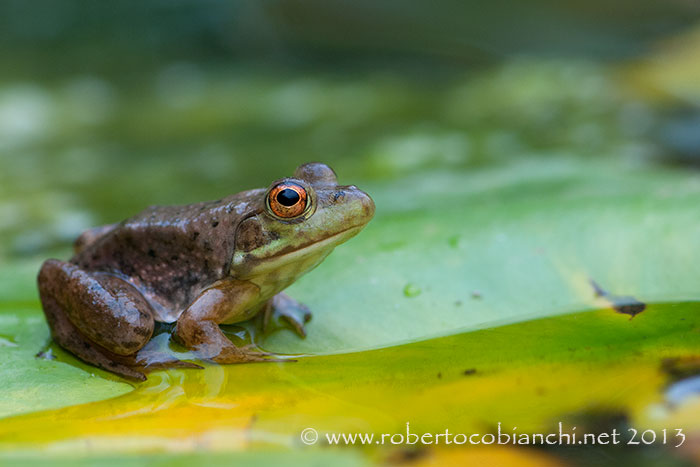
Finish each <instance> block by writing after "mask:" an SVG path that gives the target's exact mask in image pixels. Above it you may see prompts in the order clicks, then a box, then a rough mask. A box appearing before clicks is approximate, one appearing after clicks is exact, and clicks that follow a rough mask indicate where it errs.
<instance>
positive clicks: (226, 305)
mask: <svg viewBox="0 0 700 467" xmlns="http://www.w3.org/2000/svg"><path fill="white" fill-rule="evenodd" d="M259 294H260V289H259V288H258V286H257V285H255V284H253V283H251V282H248V281H241V280H237V279H233V278H226V279H223V280H220V281H219V282H217V283H215V284H214V285H212V286H211V287H209V288H207V289H206V290H204V291H203V292H202V293H201V294H200V295H199V296H198V297H197V298H196V299H195V300H194V302H192V304H191V305H190V306H189V307H187V309H186V310H185V311H184V312H183V313H182V315H181V316H180V318H179V319H178V320H177V326H176V327H175V332H174V334H173V335H174V337H175V339H176V340H177V341H179V342H180V343H181V344H183V345H184V346H185V347H187V348H188V349H191V350H193V351H195V352H196V353H197V355H198V356H199V357H200V358H204V359H210V360H213V361H215V362H218V363H244V362H264V361H270V360H273V361H274V359H271V358H267V356H268V354H265V353H261V352H251V351H249V350H247V349H246V348H239V347H236V346H235V345H234V344H233V342H231V341H230V340H229V339H228V338H227V337H226V335H225V334H224V333H223V332H222V331H221V329H220V328H219V324H221V323H224V322H226V323H234V322H239V321H245V320H246V319H248V318H250V317H251V316H250V315H251V310H253V309H254V306H255V304H256V302H257V301H258V300H259Z"/></svg>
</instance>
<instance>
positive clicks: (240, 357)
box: [210, 346, 293, 363]
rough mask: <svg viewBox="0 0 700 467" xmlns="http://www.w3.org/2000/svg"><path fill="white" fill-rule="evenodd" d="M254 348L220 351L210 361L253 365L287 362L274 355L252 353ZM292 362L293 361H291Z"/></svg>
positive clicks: (246, 347)
mask: <svg viewBox="0 0 700 467" xmlns="http://www.w3.org/2000/svg"><path fill="white" fill-rule="evenodd" d="M251 348H255V347H254V346H245V347H240V348H239V347H231V348H226V349H224V350H222V351H221V353H220V354H219V355H217V356H215V357H212V358H211V359H210V360H212V361H215V362H216V363H254V362H288V361H290V360H289V359H285V358H279V357H278V356H277V355H276V354H273V353H269V352H261V351H259V350H255V351H252V350H250V349H251ZM291 361H293V360H291Z"/></svg>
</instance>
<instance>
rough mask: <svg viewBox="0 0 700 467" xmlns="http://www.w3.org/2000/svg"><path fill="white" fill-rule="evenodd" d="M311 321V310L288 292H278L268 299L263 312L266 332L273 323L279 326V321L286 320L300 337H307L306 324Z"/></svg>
mask: <svg viewBox="0 0 700 467" xmlns="http://www.w3.org/2000/svg"><path fill="white" fill-rule="evenodd" d="M309 321H311V310H309V308H308V307H307V306H306V305H304V304H303V303H299V302H297V301H296V300H294V299H293V298H292V297H290V296H289V295H287V294H286V293H278V294H277V295H275V296H274V297H272V298H271V299H270V300H268V302H267V303H266V304H265V308H264V309H263V313H262V329H263V332H264V333H267V332H269V331H270V330H271V327H272V325H273V324H275V325H277V326H276V327H279V323H280V322H284V323H286V324H287V325H288V326H290V327H291V328H292V329H293V330H294V332H296V333H297V334H298V335H299V336H300V337H306V329H305V328H304V325H305V324H306V323H308V322H309Z"/></svg>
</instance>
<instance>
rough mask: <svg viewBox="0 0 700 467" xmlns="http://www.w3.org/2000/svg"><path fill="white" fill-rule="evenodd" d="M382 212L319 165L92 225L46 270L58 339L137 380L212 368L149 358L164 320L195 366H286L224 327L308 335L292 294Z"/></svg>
mask: <svg viewBox="0 0 700 467" xmlns="http://www.w3.org/2000/svg"><path fill="white" fill-rule="evenodd" d="M374 212H375V205H374V201H373V200H372V198H371V197H370V196H369V195H368V194H367V193H365V192H363V191H362V190H360V189H359V188H357V187H356V186H354V185H340V184H339V183H338V179H337V176H336V173H335V172H334V171H333V169H331V168H330V167H329V166H328V165H326V164H323V163H320V162H312V163H306V164H303V165H300V166H299V167H297V169H296V170H295V171H294V173H293V175H292V176H291V177H287V178H281V179H278V180H275V181H274V182H272V183H271V184H270V185H269V186H268V187H267V188H257V189H252V190H246V191H242V192H240V193H237V194H233V195H230V196H227V197H225V198H222V199H219V200H216V201H207V202H199V203H194V204H187V205H175V206H150V207H148V208H146V209H144V210H143V211H141V212H140V213H138V214H136V215H134V216H133V217H130V218H128V219H126V220H124V221H122V222H119V223H115V224H109V225H105V226H101V227H96V228H92V229H89V230H87V231H85V232H84V233H82V235H80V236H79V237H78V239H77V240H76V241H75V244H74V254H73V256H72V257H71V258H70V259H69V260H68V261H62V260H58V259H47V260H46V261H45V262H44V263H43V264H42V266H41V268H40V271H39V274H38V279H37V282H38V288H39V297H40V300H41V304H42V308H43V311H44V314H45V316H46V320H47V323H48V326H49V328H50V332H51V337H52V339H53V341H54V342H56V343H57V344H58V345H59V346H60V347H62V348H63V349H65V350H67V351H68V352H70V353H72V354H73V355H75V356H76V357H78V358H79V359H80V360H82V361H84V362H86V363H88V364H91V365H94V366H97V367H99V368H102V369H104V370H107V371H108V372H111V373H114V374H117V375H119V376H121V377H124V378H127V379H131V380H135V381H144V380H146V378H147V376H146V375H147V373H148V372H150V371H153V369H156V368H178V367H184V368H202V366H201V365H198V364H197V363H194V362H188V361H184V360H186V359H183V360H180V359H178V358H175V357H172V358H165V359H163V358H160V359H150V360H149V359H147V358H145V357H144V355H143V353H144V352H145V349H146V347H147V344H148V342H149V341H151V339H152V338H153V336H154V329H155V328H156V326H159V325H160V324H159V323H164V324H166V325H169V326H170V329H171V335H170V339H171V340H173V341H174V342H175V343H177V344H179V345H181V346H184V347H185V348H186V349H187V350H188V351H190V352H189V354H190V355H194V357H195V358H194V360H202V361H209V362H215V363H219V364H234V363H247V362H271V361H283V360H284V359H283V358H279V357H280V356H279V355H275V354H272V353H269V352H264V351H262V350H261V349H259V348H257V347H256V346H254V345H252V344H251V345H247V346H243V345H239V346H237V345H235V344H234V343H233V342H232V341H231V340H230V339H229V338H228V337H226V334H225V333H224V331H223V330H222V328H221V327H220V325H229V324H239V323H243V322H246V321H250V320H253V319H254V318H255V319H258V320H260V318H262V319H261V321H262V323H263V324H262V326H263V328H265V327H266V325H267V323H270V322H271V321H272V320H277V321H276V322H285V323H287V324H288V326H287V327H291V328H292V329H293V330H294V331H296V333H297V334H299V336H300V337H305V336H306V328H305V325H306V324H307V323H308V321H309V320H310V318H311V313H310V311H309V309H308V307H306V306H305V305H304V304H302V303H300V302H297V301H296V300H294V299H293V298H291V297H290V296H289V295H287V294H286V293H285V292H284V290H285V289H286V288H287V287H289V286H290V285H291V284H293V283H294V282H295V281H296V280H297V279H299V278H300V277H301V276H302V275H304V274H305V273H307V272H309V271H311V270H312V269H314V268H315V267H316V266H318V265H319V264H320V263H321V262H322V261H323V260H324V259H325V258H326V257H327V256H328V255H329V254H330V253H331V252H332V251H333V249H334V248H335V247H336V246H338V245H340V244H342V243H344V242H345V241H347V240H349V239H350V238H352V237H354V236H355V235H357V234H358V233H359V232H360V231H361V230H362V229H363V228H364V227H365V226H366V225H367V223H368V222H369V221H370V220H371V219H372V218H373V216H374ZM321 286H322V287H323V286H330V285H323V284H321ZM149 362H150V363H149ZM199 363H202V362H199Z"/></svg>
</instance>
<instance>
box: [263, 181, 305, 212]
mask: <svg viewBox="0 0 700 467" xmlns="http://www.w3.org/2000/svg"><path fill="white" fill-rule="evenodd" d="M308 201H309V200H308V195H307V193H306V189H304V187H303V186H301V185H297V184H296V183H289V182H287V183H280V184H279V185H277V186H275V187H273V188H272V189H271V190H270V192H269V194H268V195H267V205H268V207H269V208H270V211H272V214H274V215H275V216H277V217H281V218H283V219H292V218H294V217H298V216H301V215H302V214H304V212H305V211H306V207H307V205H308Z"/></svg>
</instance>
